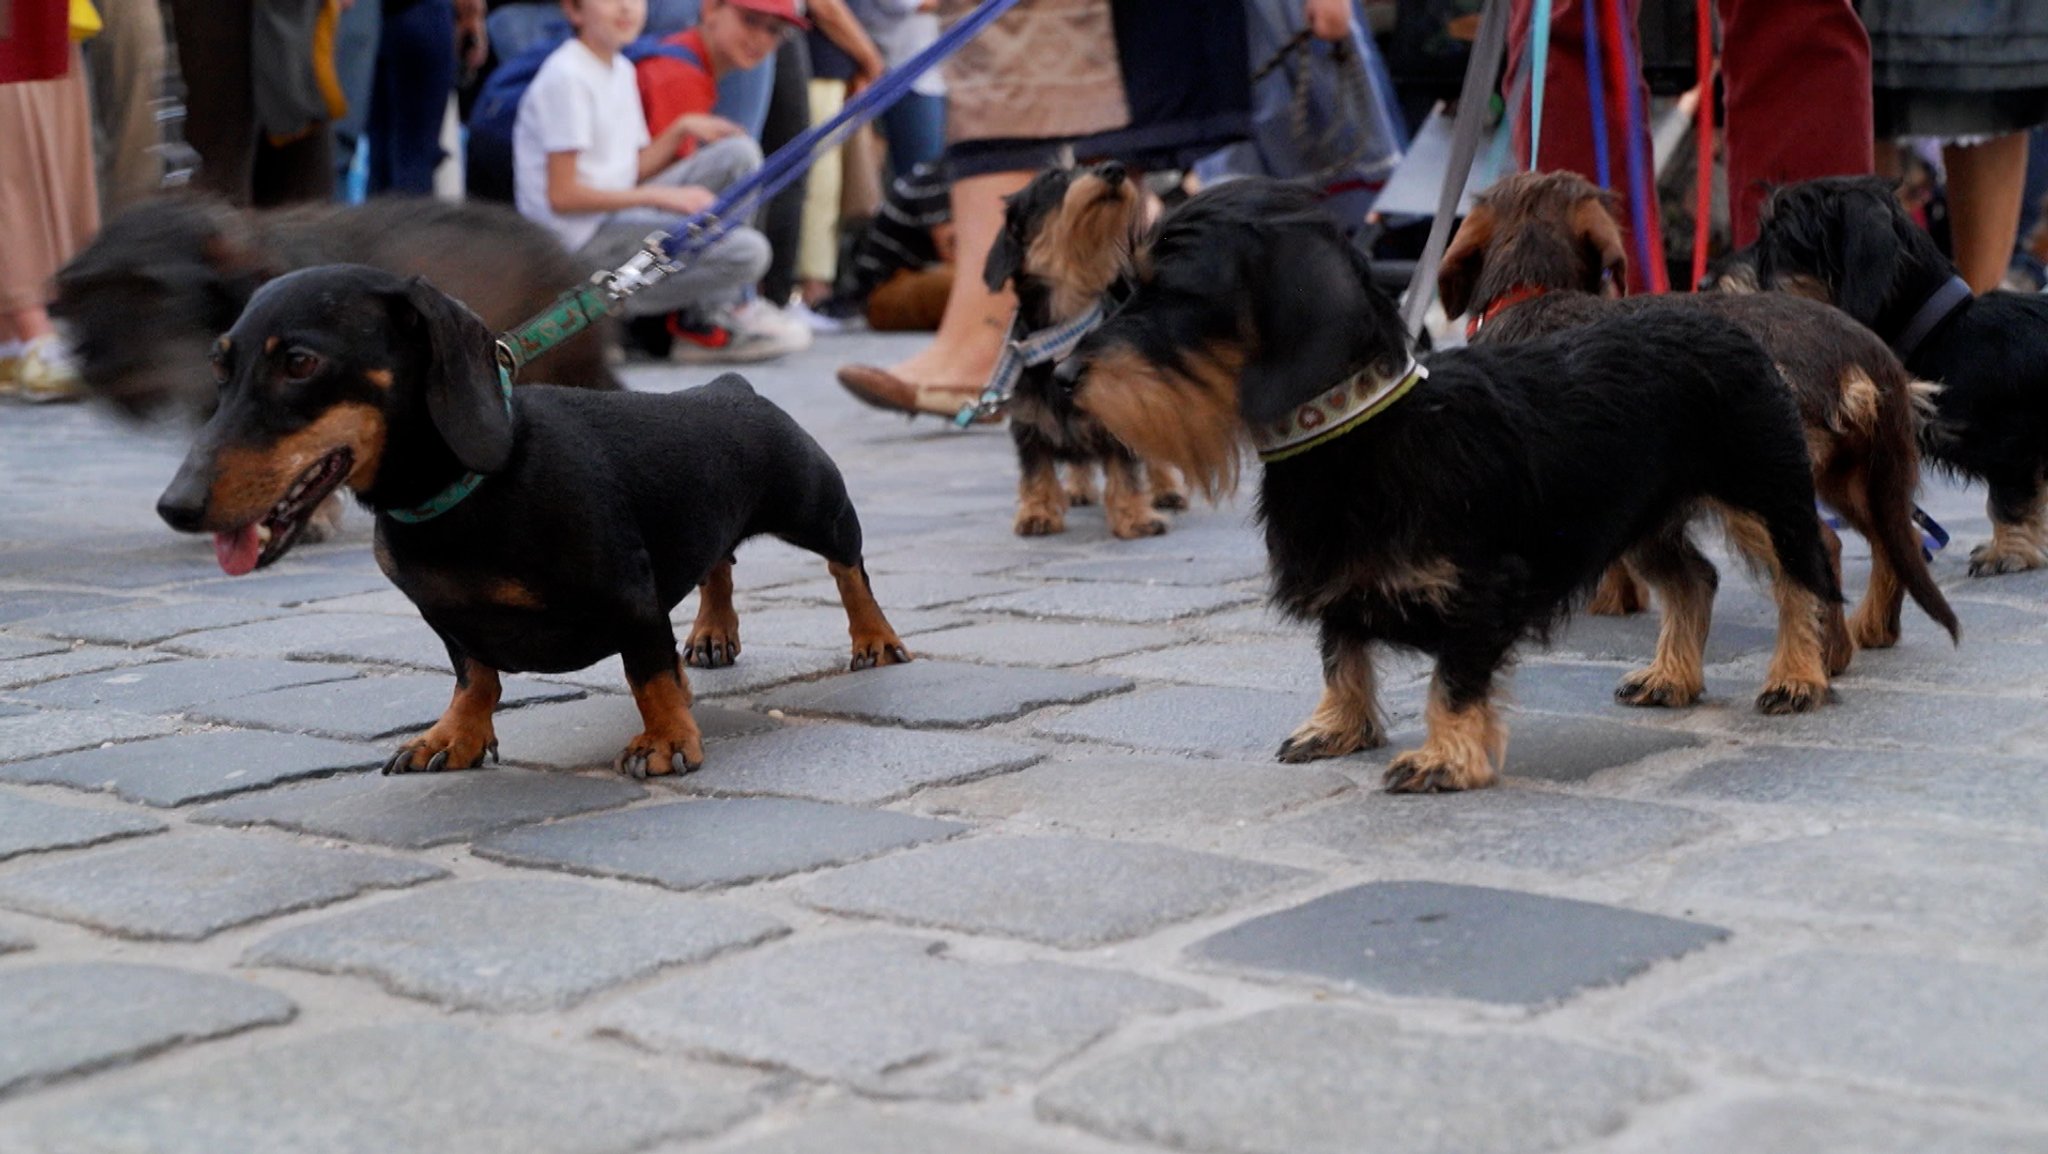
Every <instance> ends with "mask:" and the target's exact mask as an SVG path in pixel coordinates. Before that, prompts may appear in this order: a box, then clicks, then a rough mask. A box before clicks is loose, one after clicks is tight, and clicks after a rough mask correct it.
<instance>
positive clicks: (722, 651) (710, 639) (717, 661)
mask: <svg viewBox="0 0 2048 1154" xmlns="http://www.w3.org/2000/svg"><path fill="white" fill-rule="evenodd" d="M739 655H740V635H739V631H738V630H736V629H732V630H728V629H723V628H712V627H705V626H700V627H698V628H697V629H694V630H692V631H691V633H690V639H689V640H688V641H685V642H683V664H685V665H688V666H690V667H691V668H693V669H723V668H725V667H726V666H728V665H731V664H732V663H733V662H734V661H735V660H736V659H738V657H739Z"/></svg>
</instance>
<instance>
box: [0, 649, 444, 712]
mask: <svg viewBox="0 0 2048 1154" xmlns="http://www.w3.org/2000/svg"><path fill="white" fill-rule="evenodd" d="M355 675H356V671H355V670H353V669H348V668H345V667H343V666H339V665H312V664H308V663H306V662H303V661H271V660H266V659H263V658H255V657H231V658H223V659H220V660H187V661H162V662H157V663H155V664H152V665H136V666H130V667H128V668H126V669H121V670H117V671H114V672H108V673H92V674H87V675H85V676H81V677H67V678H65V679H64V680H62V681H52V682H48V683H46V684H43V685H37V686H32V687H30V688H27V689H17V690H13V691H12V694H11V695H12V696H13V697H15V698H17V699H19V700H22V701H33V702H35V703H37V704H38V705H61V706H68V707H71V708H76V709H121V710H126V711H128V712H130V713H180V712H183V711H185V710H189V709H192V708H193V707H195V706H200V705H207V704H210V703H215V702H221V701H226V700H229V699H232V698H238V697H249V696H251V695H252V694H261V693H264V692H265V691H268V690H276V689H279V688H282V687H284V686H306V685H314V684H318V683H320V682H328V681H340V680H343V679H345V678H351V677H354V676H355ZM334 692H336V690H335V689H334V688H331V687H330V688H324V689H321V690H319V691H317V693H318V694H319V695H322V696H323V697H324V695H326V694H330V693H334ZM443 704H446V702H443Z"/></svg>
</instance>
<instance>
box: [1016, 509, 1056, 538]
mask: <svg viewBox="0 0 2048 1154" xmlns="http://www.w3.org/2000/svg"><path fill="white" fill-rule="evenodd" d="M1015 527H1016V530H1017V536H1019V537H1050V536H1052V535H1053V534H1055V533H1064V532H1066V531H1067V519H1066V518H1065V517H1063V516H1061V515H1060V514H1059V513H1056V512H1053V511H1051V510H1049V509H1019V510H1017V524H1016V526H1015Z"/></svg>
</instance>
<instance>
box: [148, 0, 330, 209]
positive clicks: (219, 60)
mask: <svg viewBox="0 0 2048 1154" xmlns="http://www.w3.org/2000/svg"><path fill="white" fill-rule="evenodd" d="M252 2H253V0H173V2H172V5H171V23H172V25H173V29H174V31H175V32H176V34H177V40H178V74H179V75H180V76H181V77H183V78H184V82H185V142H186V143H187V144H190V145H191V146H192V149H193V151H195V152H197V153H198V154H199V171H198V172H196V173H194V174H193V176H192V184H193V187H195V188H198V189H199V190H201V191H203V192H210V193H212V194H214V195H215V196H219V197H223V198H225V199H226V200H228V201H231V202H233V203H235V204H239V205H246V204H248V203H249V194H250V185H251V182H252V179H253V176H254V173H255V170H256V111H255V104H254V101H253V98H252V97H251V88H250V84H251V81H250V70H249V51H250V50H249V28H250V5H251V3H252ZM364 2H368V0H364ZM331 179H332V178H331V175H330V183H331Z"/></svg>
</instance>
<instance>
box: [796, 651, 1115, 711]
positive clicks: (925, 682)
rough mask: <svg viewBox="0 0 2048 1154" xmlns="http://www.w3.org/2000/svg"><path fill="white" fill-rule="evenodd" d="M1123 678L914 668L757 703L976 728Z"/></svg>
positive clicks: (1086, 696) (814, 685) (1098, 690)
mask: <svg viewBox="0 0 2048 1154" xmlns="http://www.w3.org/2000/svg"><path fill="white" fill-rule="evenodd" d="M1130 684H1131V683H1130V682H1129V681H1127V680H1125V679H1123V678H1121V677H1103V676H1100V675H1096V674H1087V673H1063V672H1059V671H1056V670H1050V669H1019V668H1014V667H1010V666H988V665H963V664H960V663H958V662H951V661H913V662H911V663H910V664H908V665H890V666H885V667H883V668H880V669H869V670H863V671H861V672H860V673H855V674H848V675H847V676H845V677H830V678H826V679H824V680H821V681H811V682H806V683H804V684H802V685H792V686H787V687H785V688H782V689H778V690H776V691H774V692H773V693H770V694H768V695H767V696H765V697H763V698H762V699H761V704H762V705H763V706H767V707H770V708H775V709H785V710H788V711H790V712H792V713H814V714H822V715H824V716H827V717H851V718H857V719H859V720H862V721H879V722H882V723H884V724H888V725H939V726H948V725H951V726H958V725H981V724H985V723H988V722H992V721H1005V720H1008V719H1009V718H1012V717H1018V716H1020V715H1022V714H1025V713H1029V712H1030V711H1032V710H1034V709H1038V708H1041V707H1043V706H1046V705H1053V704H1057V703H1062V702H1073V701H1089V700H1092V699H1094V698H1097V697H1101V696H1103V695H1104V694H1107V693H1115V692H1117V691H1118V690H1121V689H1128V688H1130Z"/></svg>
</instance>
